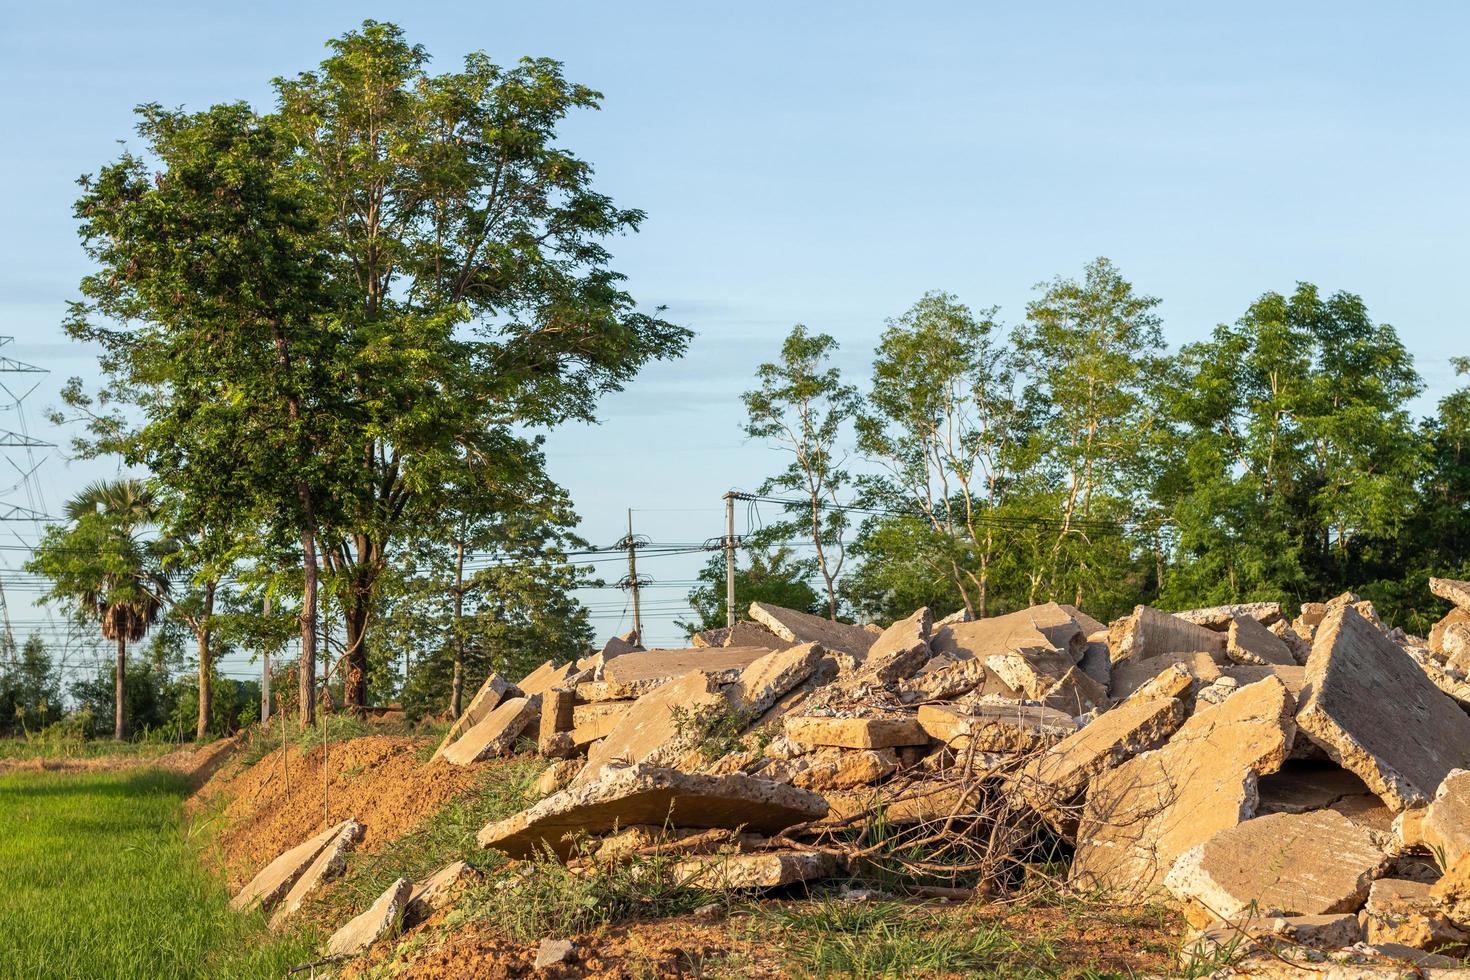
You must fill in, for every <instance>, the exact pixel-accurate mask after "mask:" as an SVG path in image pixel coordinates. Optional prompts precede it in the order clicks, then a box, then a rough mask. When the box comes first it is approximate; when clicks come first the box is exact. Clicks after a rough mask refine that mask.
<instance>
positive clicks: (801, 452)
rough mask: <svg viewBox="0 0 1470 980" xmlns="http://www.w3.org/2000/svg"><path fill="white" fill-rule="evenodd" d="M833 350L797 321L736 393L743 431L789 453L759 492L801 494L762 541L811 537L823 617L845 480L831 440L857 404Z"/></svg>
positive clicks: (838, 558)
mask: <svg viewBox="0 0 1470 980" xmlns="http://www.w3.org/2000/svg"><path fill="white" fill-rule="evenodd" d="M836 351H837V341H835V340H833V339H832V337H831V336H829V335H827V334H809V333H807V329H806V327H804V326H802V325H800V324H797V325H796V326H795V327H793V328H792V329H791V333H790V334H788V335H787V337H786V340H785V341H784V342H783V343H782V345H781V360H780V361H779V362H767V363H764V364H762V365H761V366H760V367H759V368H757V369H756V379H757V380H758V381H759V382H760V387H759V388H757V389H755V390H753V391H747V392H746V393H745V395H744V396H743V397H744V400H745V410H746V414H747V416H748V418H747V421H746V424H745V433H746V435H748V436H750V437H751V438H753V439H768V440H770V441H771V442H772V443H773V444H774V445H775V446H776V447H777V448H779V449H781V450H782V451H784V452H788V453H790V454H791V456H792V460H791V463H790V464H789V465H788V466H787V467H786V469H785V470H784V471H782V472H781V473H779V474H777V475H776V476H773V477H771V478H769V479H767V480H766V481H765V482H763V483H762V484H761V493H770V492H772V491H775V490H781V491H787V492H796V493H800V494H801V499H800V500H799V501H796V502H793V503H789V504H786V505H785V508H784V509H785V511H786V513H787V514H788V515H790V519H788V520H786V521H783V522H779V523H777V524H773V525H771V526H769V527H768V528H766V529H765V533H764V536H763V538H762V541H764V540H780V539H781V538H782V537H786V536H790V535H801V536H804V537H806V538H808V539H810V540H811V542H812V546H813V547H814V548H815V549H816V570H817V572H818V574H820V575H821V577H822V582H823V587H824V589H825V591H826V595H827V616H828V617H829V618H831V619H836V618H837V588H836V581H837V578H838V576H839V575H840V574H841V573H842V565H843V562H844V560H845V558H846V550H847V543H846V542H845V541H844V540H843V534H844V532H845V531H846V530H847V526H848V520H847V514H846V511H845V510H844V509H843V508H842V505H841V503H840V502H839V500H838V495H839V493H840V492H841V491H842V490H843V489H845V488H846V487H847V485H848V483H849V481H850V476H849V474H848V472H847V471H846V470H845V469H843V465H844V463H845V462H846V456H845V455H839V450H838V447H837V440H838V439H839V438H840V437H841V435H842V432H843V428H844V426H846V425H847V423H848V422H850V421H851V420H852V419H853V417H854V416H855V415H856V413H857V409H858V393H857V389H856V388H854V387H853V386H851V385H847V384H843V383H842V378H841V374H840V372H839V371H838V369H837V368H836V367H828V366H827V362H828V361H829V360H830V359H831V357H832V355H833V354H834V353H836Z"/></svg>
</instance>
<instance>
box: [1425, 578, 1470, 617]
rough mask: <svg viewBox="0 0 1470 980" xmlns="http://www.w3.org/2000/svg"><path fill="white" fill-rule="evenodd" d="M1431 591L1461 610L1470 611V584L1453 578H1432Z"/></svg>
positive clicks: (1430, 581) (1430, 582)
mask: <svg viewBox="0 0 1470 980" xmlns="http://www.w3.org/2000/svg"><path fill="white" fill-rule="evenodd" d="M1429 591H1430V592H1433V593H1434V594H1435V595H1437V596H1439V597H1440V598H1441V599H1444V600H1445V601H1447V602H1452V603H1454V604H1455V605H1456V606H1458V607H1459V608H1461V609H1465V610H1470V582H1464V581H1461V580H1460V579H1453V578H1431V579H1430V580H1429Z"/></svg>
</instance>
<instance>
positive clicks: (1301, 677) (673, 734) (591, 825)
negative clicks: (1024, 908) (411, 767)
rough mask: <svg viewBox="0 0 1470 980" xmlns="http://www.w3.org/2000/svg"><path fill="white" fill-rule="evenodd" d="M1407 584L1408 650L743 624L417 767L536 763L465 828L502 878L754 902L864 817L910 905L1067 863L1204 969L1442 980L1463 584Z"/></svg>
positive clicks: (1309, 607) (1468, 741)
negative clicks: (543, 766) (1045, 855)
mask: <svg viewBox="0 0 1470 980" xmlns="http://www.w3.org/2000/svg"><path fill="white" fill-rule="evenodd" d="M1431 588H1432V590H1433V591H1434V593H1435V594H1436V595H1438V596H1441V597H1443V598H1445V599H1447V600H1449V601H1450V602H1452V603H1453V604H1454V605H1455V607H1456V608H1455V609H1454V610H1453V611H1452V612H1451V613H1450V614H1449V615H1448V616H1446V617H1445V618H1444V619H1443V620H1442V621H1440V622H1439V623H1438V624H1437V625H1436V626H1435V627H1434V629H1433V631H1432V632H1431V634H1430V636H1429V637H1428V638H1427V639H1422V638H1419V637H1414V636H1408V635H1406V634H1404V633H1403V631H1401V630H1397V629H1388V628H1386V627H1385V626H1384V624H1383V623H1382V622H1381V621H1380V620H1379V618H1378V616H1377V614H1376V613H1375V611H1374V609H1373V607H1372V604H1371V603H1368V602H1365V601H1362V600H1360V599H1359V597H1357V596H1355V595H1353V594H1351V593H1349V594H1345V595H1342V596H1339V597H1337V598H1335V599H1333V600H1331V601H1329V602H1325V603H1308V604H1305V605H1304V606H1302V608H1301V610H1300V615H1299V616H1297V617H1296V618H1295V619H1294V620H1289V619H1288V618H1287V615H1286V614H1285V613H1283V611H1282V609H1281V606H1280V605H1279V604H1278V603H1272V602H1260V603H1250V604H1242V605H1234V606H1220V607H1215V608H1209V609H1194V610H1188V611H1184V612H1177V613H1172V614H1171V613H1166V612H1162V611H1159V610H1157V609H1153V608H1150V607H1147V606H1140V607H1138V608H1137V609H1135V610H1134V611H1133V613H1132V614H1131V615H1129V616H1127V617H1125V618H1123V619H1120V620H1118V621H1116V622H1114V623H1112V624H1111V625H1104V624H1102V623H1100V622H1098V621H1096V620H1094V619H1092V618H1090V617H1089V616H1088V615H1087V614H1085V613H1083V612H1082V611H1080V610H1079V609H1076V608H1074V607H1071V606H1066V605H1059V604H1056V603H1048V604H1045V605H1040V606H1035V607H1032V608H1030V609H1025V610H1021V611H1019V612H1015V613H1010V614H1008V615H1004V616H997V617H992V618H988V619H979V620H973V621H971V620H967V619H966V618H965V617H964V616H963V615H958V614H957V615H955V616H951V617H948V618H946V619H943V620H940V621H938V622H933V621H931V617H930V615H929V612H928V610H923V609H921V610H919V611H918V612H916V613H915V614H914V615H912V616H910V617H909V618H907V619H904V620H902V621H900V622H897V623H894V624H892V625H891V626H889V627H888V628H887V629H883V628H880V627H878V626H872V625H870V626H850V625H845V624H841V623H835V622H831V621H829V620H826V619H822V618H819V617H815V616H811V615H808V614H806V613H801V612H796V611H793V610H789V609H782V608H778V607H773V606H769V605H764V604H761V603H755V604H754V605H752V606H751V608H750V621H748V622H741V623H738V624H737V625H735V626H734V627H731V628H728V629H722V630H715V631H711V632H708V633H704V634H700V635H698V636H696V637H695V638H694V644H695V645H694V647H693V648H691V649H685V650H644V649H642V648H641V647H639V646H638V645H637V643H636V640H635V638H634V637H632V636H625V637H619V638H614V639H613V640H611V641H610V642H609V643H608V644H607V645H606V647H604V648H603V650H602V651H601V652H599V653H597V654H596V655H595V656H591V657H588V658H585V659H583V660H581V661H579V662H577V663H572V664H566V665H563V666H556V665H553V664H551V663H547V664H544V665H543V666H542V667H540V668H538V669H537V670H536V671H534V672H533V673H532V674H531V675H529V676H528V677H526V678H524V679H522V680H521V681H519V682H517V683H514V684H512V683H510V682H509V681H507V680H506V679H504V678H501V677H491V678H490V679H489V680H488V681H486V683H485V685H484V686H483V687H482V688H481V689H480V690H479V692H478V693H477V694H476V696H475V698H474V700H473V701H472V703H471V704H470V705H469V707H468V709H467V710H466V711H465V712H464V714H463V716H462V717H461V718H460V719H459V720H458V721H457V722H456V724H455V725H454V727H453V729H452V730H451V731H450V732H449V733H448V735H447V736H446V737H445V739H444V742H443V744H441V745H440V747H439V749H438V751H437V752H436V757H442V758H443V759H444V760H445V761H447V762H448V763H451V764H469V763H473V762H476V761H479V760H483V759H486V758H489V757H492V756H496V755H509V754H512V753H514V752H516V751H518V750H521V749H523V748H524V747H525V746H526V743H528V742H530V741H532V740H534V742H535V745H536V750H537V751H539V752H540V753H541V754H542V755H544V756H546V757H548V758H550V759H552V760H554V761H553V762H552V764H551V766H550V767H549V768H548V770H547V771H546V773H545V774H544V776H543V778H542V781H541V785H540V789H541V792H542V793H543V794H544V795H543V797H542V798H541V799H540V800H539V802H536V803H535V804H534V805H532V806H530V807H529V808H528V809H526V810H524V811H523V812H521V813H518V814H516V815H514V816H512V817H510V818H508V819H505V820H502V821H499V822H497V823H493V824H491V825H489V826H487V827H485V828H484V829H483V830H482V831H481V832H480V834H479V842H480V844H481V845H482V846H484V847H486V848H494V849H497V850H499V851H502V852H504V853H505V854H507V855H510V856H512V857H521V858H524V857H529V856H532V855H535V854H551V855H555V856H557V857H558V858H560V859H561V860H563V861H568V862H572V863H573V864H574V865H578V866H586V867H595V866H596V865H598V864H599V863H605V862H616V861H625V860H629V859H631V858H633V857H634V856H637V855H650V854H661V855H668V856H670V857H671V859H672V860H673V861H674V862H675V867H676V869H677V873H679V874H680V875H681V876H682V877H683V878H685V879H686V880H688V881H690V882H691V883H694V884H698V885H702V886H704V887H710V888H726V889H768V888H777V887H781V886H785V885H791V884H794V883H797V882H814V881H817V880H820V879H823V878H828V877H832V876H836V875H840V874H843V873H844V872H845V871H846V870H847V864H848V862H850V861H853V860H855V858H856V857H857V854H856V853H855V852H854V848H853V845H852V844H851V841H852V840H853V839H854V836H853V834H851V833H850V832H849V833H842V832H841V831H843V830H844V829H846V830H847V831H850V830H851V829H852V828H853V827H854V826H857V825H861V824H863V823H864V822H868V823H871V821H873V820H875V819H877V818H878V817H879V815H880V814H881V820H882V822H883V824H884V826H885V827H886V828H888V829H887V830H886V833H887V834H888V835H890V837H891V839H899V840H901V839H904V837H903V835H904V834H905V833H908V834H909V838H908V839H909V840H914V839H922V840H923V841H924V842H925V843H926V845H928V846H926V848H925V849H924V853H926V854H927V855H929V857H928V858H927V860H928V862H929V863H927V864H923V865H922V868H921V870H922V871H923V872H924V873H925V875H926V876H928V878H929V880H931V881H932V880H934V876H935V873H936V872H938V871H940V870H942V869H943V868H944V867H946V866H948V867H950V868H951V869H953V870H954V871H955V872H956V877H957V879H959V880H963V881H968V882H971V883H975V882H977V881H979V883H980V884H981V886H982V888H993V887H995V886H996V885H997V884H998V882H997V881H996V880H993V879H994V875H995V873H996V872H997V869H1002V870H1003V869H1004V868H1005V867H1006V860H1007V858H1010V859H1011V861H1012V864H1013V865H1014V864H1016V863H1019V862H1021V861H1023V859H1024V854H1022V851H1023V850H1024V848H1026V847H1034V846H1035V844H1036V842H1037V841H1038V840H1042V839H1044V840H1047V841H1050V842H1051V843H1052V844H1053V845H1055V846H1057V847H1060V848H1062V849H1064V850H1065V849H1070V850H1071V851H1072V859H1071V864H1070V871H1069V872H1068V875H1069V881H1070V884H1071V885H1072V886H1074V887H1076V888H1078V889H1081V890H1085V891H1089V892H1101V893H1106V894H1107V895H1109V896H1111V897H1112V898H1113V899H1114V900H1117V899H1120V898H1121V899H1124V900H1128V901H1136V902H1140V903H1141V902H1153V901H1167V902H1172V903H1175V904H1177V905H1178V906H1179V907H1180V908H1181V909H1182V911H1183V914H1184V916H1185V918H1186V919H1187V920H1188V922H1189V923H1190V924H1191V926H1193V927H1194V928H1195V929H1196V930H1197V931H1198V935H1197V939H1196V942H1197V948H1198V950H1199V951H1200V955H1207V954H1208V953H1209V950H1210V949H1211V948H1212V947H1218V946H1228V947H1229V948H1231V949H1241V950H1242V951H1244V950H1248V949H1250V948H1259V949H1265V948H1267V947H1269V949H1270V953H1269V955H1270V956H1271V957H1272V958H1273V959H1274V960H1285V959H1293V958H1296V959H1315V960H1319V961H1321V960H1333V961H1344V962H1354V963H1372V962H1376V961H1380V960H1383V959H1384V958H1406V959H1410V960H1414V961H1415V962H1416V965H1417V966H1419V967H1437V966H1443V965H1447V964H1448V963H1450V962H1451V961H1449V960H1446V959H1444V958H1443V957H1437V956H1436V955H1435V954H1434V953H1433V952H1432V951H1433V950H1436V949H1439V948H1443V947H1447V946H1455V945H1457V944H1460V943H1465V942H1470V714H1467V712H1470V583H1466V582H1457V581H1450V580H1442V579H1433V580H1431ZM343 833H344V832H343V831H341V830H339V831H338V832H337V834H338V836H339V837H340V836H342V835H343ZM981 838H985V839H981ZM997 842H999V843H997ZM308 843H310V842H308ZM947 845H953V846H947ZM322 846H325V845H319V846H318V851H317V853H318V860H320V854H321V847H322ZM303 847H306V845H303ZM861 853H871V852H861ZM936 855H937V857H936ZM447 871H448V869H446V872H447ZM987 876H990V877H987ZM999 883H1000V884H1003V882H999ZM422 885H423V883H419V886H418V887H421V886H422ZM395 887H396V888H398V889H399V891H401V892H402V895H401V896H400V898H401V899H402V901H403V902H408V901H411V900H412V895H413V890H414V888H415V887H416V886H413V885H410V884H409V883H397V884H396V885H395ZM941 890H942V889H941ZM390 891H391V890H390ZM388 897H389V896H386V895H385V896H384V900H387V899H388Z"/></svg>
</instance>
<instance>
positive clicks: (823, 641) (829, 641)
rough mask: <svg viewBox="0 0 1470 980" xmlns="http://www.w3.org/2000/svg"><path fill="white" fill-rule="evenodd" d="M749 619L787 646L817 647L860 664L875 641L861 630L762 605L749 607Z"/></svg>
mask: <svg viewBox="0 0 1470 980" xmlns="http://www.w3.org/2000/svg"><path fill="white" fill-rule="evenodd" d="M750 618H751V619H753V620H755V621H756V622H757V623H759V624H761V625H762V626H764V627H765V628H766V629H768V630H770V631H771V632H772V633H775V634H776V635H777V636H779V637H781V638H782V639H783V640H785V641H787V642H788V643H817V644H820V645H821V646H822V648H823V649H825V650H828V651H830V652H833V653H846V654H848V655H850V656H852V657H855V658H857V659H858V660H859V661H861V660H862V659H863V658H864V657H866V656H867V655H868V649H869V648H870V647H872V645H873V643H874V642H875V641H876V640H877V639H878V637H877V636H876V635H875V634H873V633H870V632H868V631H867V630H865V629H863V628H862V627H861V626H850V625H848V624H847V623H837V622H833V621H832V620H830V619H823V618H822V617H821V616H813V615H812V614H811V613H804V612H798V611H796V610H795V609H785V608H783V607H781V606H773V605H770V604H769V603H765V602H752V603H751V604H750Z"/></svg>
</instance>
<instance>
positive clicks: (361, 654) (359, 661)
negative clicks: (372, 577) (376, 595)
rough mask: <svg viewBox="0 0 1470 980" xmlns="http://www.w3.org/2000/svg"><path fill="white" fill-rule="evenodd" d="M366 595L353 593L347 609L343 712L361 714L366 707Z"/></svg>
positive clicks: (367, 602)
mask: <svg viewBox="0 0 1470 980" xmlns="http://www.w3.org/2000/svg"><path fill="white" fill-rule="evenodd" d="M369 611H370V609H369V601H368V594H367V593H366V592H364V591H363V590H361V589H353V591H352V600H351V602H350V603H349V605H348V607H347V615H346V617H345V619H346V622H345V624H344V625H345V626H346V629H347V652H346V654H345V655H344V657H343V666H344V667H345V670H344V671H343V674H342V706H343V708H344V709H345V710H347V711H354V712H359V713H360V712H361V711H362V709H364V708H365V707H366V706H367V662H368V658H367V625H368V615H369Z"/></svg>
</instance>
